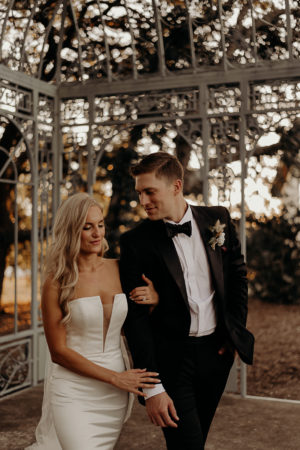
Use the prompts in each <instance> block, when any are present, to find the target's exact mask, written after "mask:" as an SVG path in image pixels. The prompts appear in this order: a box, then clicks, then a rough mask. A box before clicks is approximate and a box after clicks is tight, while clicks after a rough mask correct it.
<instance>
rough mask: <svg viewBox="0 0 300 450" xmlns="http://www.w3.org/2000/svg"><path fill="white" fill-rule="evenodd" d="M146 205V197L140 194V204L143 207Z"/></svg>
mask: <svg viewBox="0 0 300 450" xmlns="http://www.w3.org/2000/svg"><path fill="white" fill-rule="evenodd" d="M147 203H148V196H147V195H146V194H144V193H143V192H142V193H141V194H140V204H141V205H142V206H145V205H146V204H147Z"/></svg>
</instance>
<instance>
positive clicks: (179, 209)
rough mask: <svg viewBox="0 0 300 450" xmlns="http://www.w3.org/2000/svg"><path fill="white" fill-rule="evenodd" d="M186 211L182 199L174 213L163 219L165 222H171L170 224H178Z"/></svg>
mask: <svg viewBox="0 0 300 450" xmlns="http://www.w3.org/2000/svg"><path fill="white" fill-rule="evenodd" d="M187 209H188V204H187V202H186V201H185V200H184V198H183V199H182V201H181V202H180V204H179V205H178V206H177V207H176V208H175V211H174V213H173V214H171V215H170V216H168V217H165V220H171V221H172V222H175V223H179V222H180V221H181V219H182V218H183V216H184V215H185V213H186V211H187Z"/></svg>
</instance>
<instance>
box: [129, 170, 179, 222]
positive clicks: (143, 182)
mask: <svg viewBox="0 0 300 450" xmlns="http://www.w3.org/2000/svg"><path fill="white" fill-rule="evenodd" d="M177 181H178V180H177ZM177 181H174V182H172V181H170V180H168V179H167V178H165V177H163V178H157V177H156V175H155V173H154V172H151V173H143V174H141V175H137V176H136V177H135V189H136V191H137V193H138V195H139V199H140V203H141V205H142V207H143V208H144V209H145V211H146V213H147V215H148V217H149V219H150V220H159V219H170V218H171V217H172V215H173V212H174V209H175V208H176V203H175V199H176V193H178V187H177V184H178V183H177Z"/></svg>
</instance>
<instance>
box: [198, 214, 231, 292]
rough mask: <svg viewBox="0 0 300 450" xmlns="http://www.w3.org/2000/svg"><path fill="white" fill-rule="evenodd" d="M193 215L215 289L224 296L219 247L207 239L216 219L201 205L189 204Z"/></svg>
mask: <svg viewBox="0 0 300 450" xmlns="http://www.w3.org/2000/svg"><path fill="white" fill-rule="evenodd" d="M191 208H192V212H193V216H194V218H195V220H196V222H197V225H198V228H199V231H200V234H201V237H202V240H203V244H204V247H205V250H206V254H207V257H208V261H209V265H210V269H211V273H212V278H213V282H214V286H215V289H216V290H217V292H218V294H219V295H220V297H221V298H222V299H223V298H224V277H223V264H222V253H221V248H220V247H219V246H216V248H215V250H213V249H212V247H211V246H210V244H209V243H208V242H209V239H210V238H211V234H210V230H209V227H211V226H214V225H215V222H216V220H215V219H214V218H212V217H211V216H209V215H208V214H207V213H206V211H205V210H204V209H203V208H201V207H194V206H191Z"/></svg>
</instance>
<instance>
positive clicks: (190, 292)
mask: <svg viewBox="0 0 300 450" xmlns="http://www.w3.org/2000/svg"><path fill="white" fill-rule="evenodd" d="M189 220H190V221H191V225H192V235H191V236H187V235H186V234H184V233H179V234H177V235H176V236H174V237H173V238H172V239H173V242H174V245H175V248H176V252H177V255H178V258H179V261H180V264H181V268H182V272H183V276H184V281H185V287H186V291H187V298H188V303H189V307H190V314H191V326H190V332H189V335H190V336H206V335H208V334H211V333H213V332H214V331H215V328H216V314H215V308H214V303H213V297H214V293H215V292H214V290H213V287H212V280H211V273H210V268H209V263H208V260H207V255H206V251H205V247H204V244H203V240H202V237H201V235H200V232H199V228H198V226H197V223H196V221H195V219H194V217H193V213H192V210H191V207H190V206H189V205H188V208H187V210H186V213H185V214H184V216H183V218H182V219H181V221H180V222H179V223H177V225H182V224H183V223H185V222H188V221H189ZM165 222H170V223H173V224H175V222H172V221H165ZM143 391H144V392H145V393H146V394H147V398H150V397H152V396H153V395H156V394H159V393H161V392H164V388H163V385H162V384H157V385H156V386H155V387H154V388H152V389H151V388H150V389H143Z"/></svg>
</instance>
